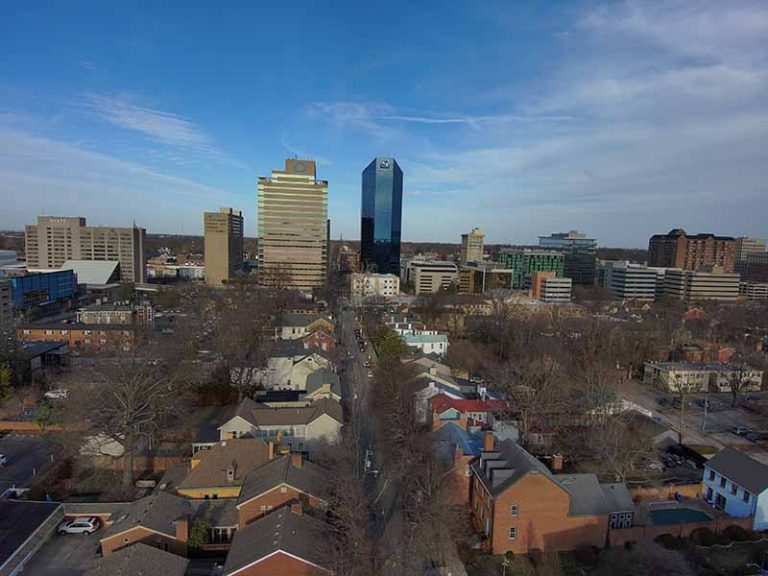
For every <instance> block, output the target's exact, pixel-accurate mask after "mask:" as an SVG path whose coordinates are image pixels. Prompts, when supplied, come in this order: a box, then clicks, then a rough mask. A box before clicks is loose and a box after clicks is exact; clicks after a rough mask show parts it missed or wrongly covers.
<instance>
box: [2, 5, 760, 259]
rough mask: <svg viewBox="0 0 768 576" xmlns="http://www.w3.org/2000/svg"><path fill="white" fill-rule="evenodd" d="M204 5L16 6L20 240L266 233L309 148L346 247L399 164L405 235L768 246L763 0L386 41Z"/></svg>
mask: <svg viewBox="0 0 768 576" xmlns="http://www.w3.org/2000/svg"><path fill="white" fill-rule="evenodd" d="M211 9H213V8H211ZM368 9H370V8H368ZM205 10H206V9H205V8H198V9H197V10H195V11H192V12H193V13H190V14H188V17H187V18H185V19H179V18H178V13H179V11H178V7H177V6H173V5H170V4H169V5H165V6H163V7H159V8H156V9H153V10H152V11H151V12H148V11H142V10H136V9H135V7H128V6H121V7H117V8H114V9H112V8H109V9H108V8H107V7H97V8H93V7H91V8H89V10H88V11H87V14H88V18H82V13H83V12H82V11H78V10H77V9H75V8H73V7H72V6H61V5H58V4H56V3H50V4H49V5H47V6H46V5H42V6H40V7H38V8H35V7H28V6H27V7H24V8H23V9H22V8H21V7H10V8H9V10H8V14H7V19H6V22H7V26H6V30H5V31H6V34H4V36H3V39H2V40H0V47H2V49H3V52H4V54H5V55H6V58H5V59H4V63H3V72H4V74H3V76H4V83H3V85H2V88H3V89H2V90H0V150H2V154H1V155H0V182H1V184H0V196H2V197H3V199H4V201H5V202H4V210H3V211H2V214H0V228H4V229H16V230H21V229H22V228H23V225H24V223H25V222H29V221H31V220H32V219H34V218H35V217H36V216H38V215H41V214H55V215H59V214H66V215H73V216H77V215H83V216H85V217H87V218H88V219H89V222H92V223H93V224H95V225H111V226H119V225H125V222H130V221H132V220H136V221H137V222H138V223H139V224H140V225H142V226H143V227H145V228H147V230H148V231H149V232H150V233H171V234H173V233H182V232H184V233H187V234H198V235H199V234H202V223H201V222H200V218H199V214H200V213H201V212H203V211H204V210H206V209H208V208H209V207H210V206H218V205H227V206H236V207H239V209H242V210H243V213H244V218H245V222H246V234H247V235H248V236H249V237H253V236H255V223H256V222H257V221H258V218H257V214H256V201H255V196H256V185H255V183H256V179H257V177H258V176H259V175H261V174H264V173H267V172H268V171H269V170H270V169H271V167H272V166H274V165H277V163H278V162H279V161H280V160H281V159H282V158H284V157H285V156H287V155H293V156H300V157H302V158H312V159H314V160H315V161H316V162H317V163H318V165H319V166H320V167H321V168H322V172H323V175H324V177H325V178H326V179H327V180H328V181H329V217H330V218H331V220H332V222H333V223H334V224H333V237H334V238H338V237H339V236H343V237H345V238H350V239H352V238H358V237H359V233H360V230H359V221H360V206H359V202H358V201H357V200H356V199H357V198H358V194H359V173H360V170H361V169H362V168H363V167H364V166H365V165H366V164H367V162H368V161H369V159H370V158H371V157H374V156H377V155H385V156H395V157H397V158H398V161H399V163H400V165H401V167H402V168H403V171H404V172H405V173H407V174H408V179H407V181H406V188H405V190H404V200H403V203H404V208H403V240H404V241H441V242H454V237H455V234H454V233H453V231H454V230H469V229H471V228H472V227H473V226H481V227H482V228H483V230H484V231H485V232H486V235H487V241H488V243H489V244H494V243H515V244H521V243H525V242H530V241H531V239H533V238H535V237H536V236H537V235H538V234H540V233H542V232H544V231H548V230H569V229H579V230H583V231H585V232H586V233H588V234H589V235H590V236H593V237H595V238H597V239H598V240H599V242H600V245H602V246H617V247H619V246H624V247H636V248H640V247H643V246H644V245H645V244H646V239H647V238H648V237H649V236H650V235H651V234H653V233H657V232H659V231H663V230H669V229H672V228H685V229H686V230H691V231H692V232H697V231H709V230H712V231H715V232H717V233H719V234H723V235H732V236H741V235H747V236H765V229H764V225H763V222H764V221H765V219H766V216H767V215H768V207H767V206H766V205H765V203H764V202H761V201H760V199H761V198H762V197H763V196H764V195H765V192H766V191H765V184H764V179H763V178H762V176H761V172H762V170H761V167H762V166H764V165H766V163H768V162H767V160H768V158H766V155H767V154H768V152H766V150H768V145H767V144H768V123H766V118H768V103H766V102H765V99H764V98H762V97H761V95H762V94H764V93H765V92H766V88H768V71H767V70H766V66H765V61H766V58H765V56H766V51H767V50H768V48H766V45H765V43H764V42H763V38H764V37H765V34H766V31H767V30H768V24H766V22H768V6H766V5H765V4H763V3H760V2H731V3H727V4H726V3H717V2H701V3H697V4H696V5H695V6H685V7H683V6H679V5H677V6H676V5H669V4H666V3H662V2H651V3H642V4H636V3H631V2H617V3H611V4H601V5H595V4H593V3H587V2H584V3H568V4H558V3H547V4H546V5H543V6H542V5H539V4H538V3H520V4H517V5H515V6H508V5H506V4H504V3H488V4H486V5H483V6H476V5H472V6H469V5H461V4H457V5H454V6H450V7H445V6H442V5H441V7H440V9H434V7H431V6H429V5H426V6H424V7H420V8H419V9H418V10H416V11H412V12H411V15H410V16H409V18H408V19H401V18H399V17H398V14H399V13H400V11H399V10H398V9H397V7H394V6H393V7H392V9H391V10H388V11H386V12H384V13H380V12H377V13H376V14H375V16H376V17H375V18H373V19H371V20H372V22H371V25H370V26H369V27H368V28H367V29H366V34H360V33H359V26H358V22H357V16H355V15H354V14H352V13H350V11H347V10H344V9H343V8H342V7H334V8H333V9H329V10H327V11H318V10H313V9H312V8H311V7H309V6H299V7H297V6H291V8H288V7H287V6H286V7H279V6H278V7H275V6H272V7H256V6H250V7H245V8H242V9H240V10H235V9H233V10H232V11H231V12H229V13H225V14H219V13H218V11H217V15H216V18H213V17H212V15H211V14H207V13H206V12H205ZM296 12H298V13H301V14H302V18H299V19H296V18H295V13H296ZM289 13H290V14H292V15H293V16H291V21H292V22H294V23H296V24H297V25H295V26H291V27H277V28H275V29H269V27H264V28H262V29H260V31H259V35H258V40H256V39H254V38H255V36H254V35H253V34H252V31H251V29H250V23H251V22H253V21H257V20H264V19H267V20H269V19H271V20H274V21H283V20H286V19H288V18H289ZM427 22H429V24H430V25H429V26H425V23H427ZM318 27H326V28H328V29H330V30H331V31H332V32H333V37H334V38H336V39H337V42H330V43H329V42H325V41H321V40H320V39H319V37H318V36H317V35H316V34H314V33H313V31H314V30H317V29H318ZM203 31H204V32H205V36H206V42H205V43H200V42H198V40H197V39H198V38H199V37H200V35H201V34H202V32H203ZM393 33H396V35H397V36H398V37H399V38H401V39H402V41H401V42H400V43H399V45H398V48H397V49H396V50H384V49H382V48H381V46H384V45H386V42H383V40H384V38H391V37H392V34H393ZM479 38H482V40H483V41H482V42H479V41H478V39H479ZM264 46H268V47H269V49H266V50H265V49H264ZM306 54H312V55H313V57H312V58H311V59H308V58H306ZM253 70H258V73H253V72H252V71H253ZM286 70H290V71H291V73H290V74H287V73H285V71H286ZM393 79H396V80H397V81H395V82H393V81H392V80H393ZM308 80H309V82H310V83H311V84H312V90H310V91H308V90H306V86H307V81H308ZM266 84H268V85H269V88H270V89H269V90H265V89H264V86H265V85H266ZM275 86H278V87H279V89H277V90H275V89H274V88H275ZM222 110H224V112H222ZM117 202H119V203H120V205H121V206H122V207H123V210H122V211H121V215H120V216H119V221H118V216H116V215H111V214H110V211H111V209H112V207H113V206H114V205H115V204H116V203H117ZM73 204H75V205H78V206H81V208H78V209H77V210H73V209H72V206H73ZM661 206H663V207H664V210H660V209H659V208H660V207H661ZM747 206H748V207H749V209H746V208H745V207H747Z"/></svg>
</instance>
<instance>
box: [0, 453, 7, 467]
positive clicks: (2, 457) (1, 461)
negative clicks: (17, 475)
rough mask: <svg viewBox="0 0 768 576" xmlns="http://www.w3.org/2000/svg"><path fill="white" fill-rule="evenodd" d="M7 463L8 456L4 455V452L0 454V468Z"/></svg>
mask: <svg viewBox="0 0 768 576" xmlns="http://www.w3.org/2000/svg"><path fill="white" fill-rule="evenodd" d="M7 465H8V458H6V457H5V454H0V468H2V467H3V466H7Z"/></svg>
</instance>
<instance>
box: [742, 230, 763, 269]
mask: <svg viewBox="0 0 768 576" xmlns="http://www.w3.org/2000/svg"><path fill="white" fill-rule="evenodd" d="M735 249H736V264H737V265H738V263H739V262H744V261H746V259H747V257H748V256H749V255H750V254H765V238H749V237H747V236H741V237H739V238H736V244H735Z"/></svg>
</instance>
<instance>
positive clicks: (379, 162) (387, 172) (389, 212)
mask: <svg viewBox="0 0 768 576" xmlns="http://www.w3.org/2000/svg"><path fill="white" fill-rule="evenodd" d="M402 207H403V171H402V170H401V169H400V166H398V164H397V162H396V161H395V159H394V158H384V157H378V158H374V159H373V161H372V162H371V163H370V164H368V166H367V167H366V168H365V170H363V182H362V216H361V220H360V264H361V268H362V270H363V271H364V272H378V273H380V274H399V272H400V235H401V224H402Z"/></svg>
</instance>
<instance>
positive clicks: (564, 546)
mask: <svg viewBox="0 0 768 576" xmlns="http://www.w3.org/2000/svg"><path fill="white" fill-rule="evenodd" d="M471 472H472V477H471V479H470V506H471V508H472V516H473V521H474V523H475V526H476V527H477V529H478V530H479V531H480V532H482V534H483V536H484V538H485V541H486V546H487V547H488V548H489V549H490V550H491V551H492V552H493V553H494V554H503V553H505V552H507V551H512V552H515V553H528V552H530V551H532V550H537V549H538V550H545V551H566V550H573V549H575V548H576V547H578V546H580V545H592V546H598V547H603V546H604V545H605V544H606V539H607V534H608V521H609V517H610V516H611V515H612V514H614V513H615V512H617V511H615V510H613V509H612V507H611V506H612V502H613V501H614V500H619V499H615V498H611V499H608V498H606V494H605V491H604V489H603V487H602V486H601V485H600V484H599V483H598V481H597V477H596V476H595V475H594V474H558V475H554V474H553V473H552V472H550V470H549V469H548V468H547V467H546V466H545V465H544V464H543V463H541V462H540V461H539V460H537V459H536V458H535V457H534V456H533V455H531V454H530V453H528V452H527V451H526V450H524V449H523V448H522V447H521V446H519V445H518V444H516V443H515V442H513V441H512V440H505V441H504V442H502V443H501V444H500V445H498V446H496V445H495V441H494V438H493V436H492V435H491V434H487V435H486V437H485V442H484V450H483V452H482V454H481V455H480V457H479V458H477V459H476V460H475V461H474V462H473V463H472V464H471Z"/></svg>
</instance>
